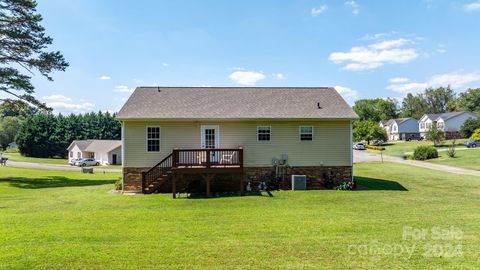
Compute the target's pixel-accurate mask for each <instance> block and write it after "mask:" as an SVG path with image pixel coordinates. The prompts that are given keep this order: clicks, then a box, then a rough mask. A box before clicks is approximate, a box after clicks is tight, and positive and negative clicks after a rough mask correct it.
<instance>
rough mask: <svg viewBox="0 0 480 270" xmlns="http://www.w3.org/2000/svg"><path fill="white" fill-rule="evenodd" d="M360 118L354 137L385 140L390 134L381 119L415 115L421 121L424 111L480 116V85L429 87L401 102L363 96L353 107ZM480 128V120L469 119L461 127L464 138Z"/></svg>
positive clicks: (354, 128) (425, 112)
mask: <svg viewBox="0 0 480 270" xmlns="http://www.w3.org/2000/svg"><path fill="white" fill-rule="evenodd" d="M353 109H354V111H355V112H356V113H357V114H358V116H359V118H360V119H359V120H358V121H356V122H355V123H354V125H353V136H354V139H355V140H356V141H360V140H367V141H370V140H374V139H378V140H386V139H387V134H386V133H385V131H384V130H383V129H382V128H380V126H379V122H380V121H381V120H388V119H395V118H403V117H413V118H415V119H417V120H419V119H420V118H421V117H422V116H423V115H424V114H438V113H446V112H453V111H468V112H472V113H475V114H477V115H479V116H480V88H472V89H468V90H466V91H465V92H462V93H460V94H458V95H457V94H456V93H455V92H454V91H453V89H451V88H450V87H438V88H428V89H425V90H424V91H423V92H421V93H418V94H412V93H409V94H407V95H406V96H405V97H404V98H403V100H402V101H401V102H398V101H397V100H395V99H392V98H387V99H382V98H375V99H360V100H357V101H356V102H355V105H354V106H353ZM478 128H480V120H474V119H471V120H468V121H467V122H465V124H464V126H463V127H462V130H461V134H462V135H463V136H464V137H470V135H471V134H472V133H473V132H474V131H475V130H476V129H478Z"/></svg>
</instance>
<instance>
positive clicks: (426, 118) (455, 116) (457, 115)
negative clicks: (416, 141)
mask: <svg viewBox="0 0 480 270" xmlns="http://www.w3.org/2000/svg"><path fill="white" fill-rule="evenodd" d="M470 118H473V119H477V116H476V115H474V114H473V113H470V112H449V113H441V114H425V115H423V116H422V118H420V121H418V127H419V131H420V135H421V136H425V135H426V134H427V132H428V131H429V130H430V129H431V128H432V126H433V125H436V126H437V127H438V129H440V130H442V131H443V132H445V135H446V137H447V138H449V137H451V136H452V135H453V134H458V132H459V131H460V129H461V128H462V125H463V123H465V121H467V120H468V119H470Z"/></svg>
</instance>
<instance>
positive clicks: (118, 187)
mask: <svg viewBox="0 0 480 270" xmlns="http://www.w3.org/2000/svg"><path fill="white" fill-rule="evenodd" d="M122 180H123V179H122V177H118V178H117V180H115V189H116V190H122V183H123V181H122Z"/></svg>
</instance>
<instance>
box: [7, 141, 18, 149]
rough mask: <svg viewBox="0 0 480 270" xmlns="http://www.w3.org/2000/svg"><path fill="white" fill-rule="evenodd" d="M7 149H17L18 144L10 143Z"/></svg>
mask: <svg viewBox="0 0 480 270" xmlns="http://www.w3.org/2000/svg"><path fill="white" fill-rule="evenodd" d="M7 148H17V144H16V143H15V142H12V143H9V144H8V146H7Z"/></svg>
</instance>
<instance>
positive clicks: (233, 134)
mask: <svg viewBox="0 0 480 270" xmlns="http://www.w3.org/2000/svg"><path fill="white" fill-rule="evenodd" d="M117 118H118V119H119V120H121V121H122V141H123V190H124V191H125V192H139V191H143V192H144V193H152V192H172V193H173V194H175V193H176V191H192V190H196V189H197V190H201V191H206V193H207V195H209V194H210V192H211V191H220V190H237V191H238V190H239V189H240V190H241V191H243V189H244V188H245V187H246V185H248V182H250V184H251V185H250V186H256V185H257V184H258V183H259V182H262V181H266V182H268V181H271V180H274V179H276V180H278V183H277V184H278V185H280V186H281V187H283V188H290V187H291V185H290V183H291V179H292V178H291V176H292V175H305V176H306V187H305V188H307V189H319V188H324V187H328V186H330V185H332V184H338V183H341V182H344V181H350V180H351V179H352V120H354V119H357V115H356V114H355V113H354V111H353V110H352V109H351V108H350V106H349V105H348V104H347V103H346V102H345V101H344V100H343V99H342V97H341V96H340V95H339V94H338V93H337V91H336V90H335V89H333V88H321V87H320V88H306V87H305V88H294V87H283V88H273V87H268V88H267V87H265V88H264V87H139V88H136V90H135V91H134V92H133V94H132V95H131V96H130V98H129V99H128V100H127V102H126V103H125V105H124V106H123V107H122V109H121V110H120V112H119V113H118V115H117Z"/></svg>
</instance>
